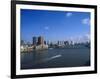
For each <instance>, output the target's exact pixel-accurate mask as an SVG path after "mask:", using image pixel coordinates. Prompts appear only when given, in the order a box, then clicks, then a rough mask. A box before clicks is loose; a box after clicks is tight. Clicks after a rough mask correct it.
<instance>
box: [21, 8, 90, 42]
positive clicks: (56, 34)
mask: <svg viewBox="0 0 100 79" xmlns="http://www.w3.org/2000/svg"><path fill="white" fill-rule="evenodd" d="M89 35H90V13H89V12H73V11H50V10H33V9H32V10H31V9H21V39H22V40H25V41H29V42H32V37H34V36H36V37H38V36H43V37H44V39H45V40H47V41H48V40H49V41H58V40H61V41H62V40H68V39H73V40H77V39H81V40H85V39H86V38H85V37H89Z"/></svg>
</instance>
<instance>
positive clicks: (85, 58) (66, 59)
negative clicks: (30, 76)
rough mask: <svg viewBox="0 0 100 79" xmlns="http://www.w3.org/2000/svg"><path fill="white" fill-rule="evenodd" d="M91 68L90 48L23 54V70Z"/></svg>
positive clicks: (59, 49) (57, 49)
mask: <svg viewBox="0 0 100 79" xmlns="http://www.w3.org/2000/svg"><path fill="white" fill-rule="evenodd" d="M81 66H90V48H86V47H84V48H50V49H48V50H42V51H32V52H26V53H21V69H39V68H58V67H81Z"/></svg>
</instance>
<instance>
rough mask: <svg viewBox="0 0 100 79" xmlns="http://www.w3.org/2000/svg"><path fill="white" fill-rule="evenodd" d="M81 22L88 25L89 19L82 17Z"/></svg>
mask: <svg viewBox="0 0 100 79" xmlns="http://www.w3.org/2000/svg"><path fill="white" fill-rule="evenodd" d="M82 24H86V25H90V19H89V18H84V19H82Z"/></svg>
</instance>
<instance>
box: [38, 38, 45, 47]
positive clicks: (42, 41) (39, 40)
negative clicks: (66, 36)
mask: <svg viewBox="0 0 100 79" xmlns="http://www.w3.org/2000/svg"><path fill="white" fill-rule="evenodd" d="M40 44H44V38H43V37H42V36H39V37H38V45H40Z"/></svg>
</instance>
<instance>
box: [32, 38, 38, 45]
mask: <svg viewBox="0 0 100 79" xmlns="http://www.w3.org/2000/svg"><path fill="white" fill-rule="evenodd" d="M37 43H38V37H33V45H37Z"/></svg>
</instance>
